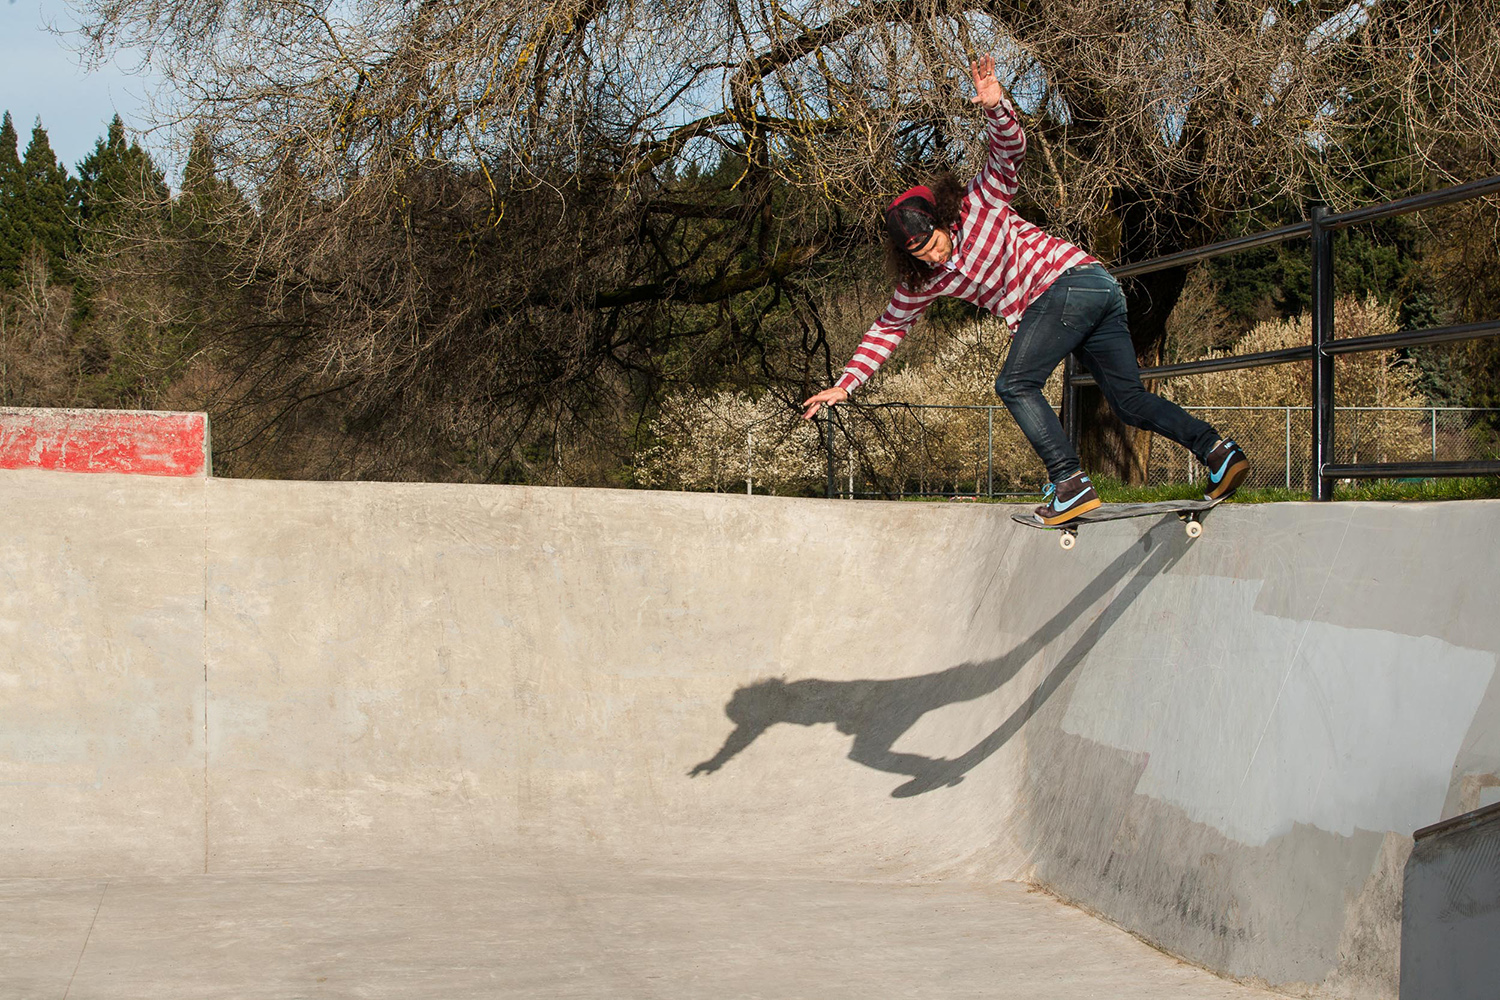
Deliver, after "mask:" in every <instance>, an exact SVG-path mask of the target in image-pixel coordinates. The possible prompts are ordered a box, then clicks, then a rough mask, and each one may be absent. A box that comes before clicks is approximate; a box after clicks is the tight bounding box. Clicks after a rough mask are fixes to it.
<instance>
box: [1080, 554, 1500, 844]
mask: <svg viewBox="0 0 1500 1000" xmlns="http://www.w3.org/2000/svg"><path fill="white" fill-rule="evenodd" d="M1265 585H1266V581H1264V580H1254V581H1246V580H1235V579H1226V578H1216V577H1211V576H1196V577H1193V578H1190V579H1188V578H1174V577H1166V578H1163V579H1161V580H1159V581H1157V584H1156V586H1155V587H1154V588H1153V595H1152V597H1153V599H1152V602H1151V605H1150V607H1149V608H1145V607H1141V606H1140V605H1137V606H1135V607H1133V608H1131V609H1130V610H1129V611H1127V612H1126V613H1125V614H1124V615H1123V616H1122V618H1121V620H1120V622H1119V623H1118V624H1116V625H1115V626H1114V627H1113V628H1112V629H1111V634H1110V651H1109V656H1108V657H1107V658H1104V659H1102V660H1101V662H1100V663H1099V664H1098V666H1097V668H1096V669H1092V670H1089V671H1087V672H1085V673H1084V674H1082V675H1080V678H1079V684H1078V688H1077V690H1076V691H1075V692H1074V694H1073V697H1072V699H1071V701H1070V705H1069V709H1068V712H1067V714H1066V715H1065V716H1064V719H1063V728H1064V729H1065V730H1067V731H1068V732H1070V733H1073V734H1075V735H1077V736H1082V737H1084V738H1086V739H1091V740H1094V741H1097V742H1100V743H1103V744H1106V745H1108V746H1111V747H1114V748H1116V749H1118V750H1123V751H1125V752H1127V753H1131V754H1143V755H1144V756H1145V759H1146V761H1147V764H1146V767H1145V769H1144V771H1143V772H1142V774H1141V778H1140V781H1139V783H1138V784H1137V785H1136V788H1135V791H1136V792H1137V793H1138V794H1141V795H1146V796H1148V797H1150V798H1152V799H1157V800H1159V801H1162V802H1165V803H1169V804H1171V805H1174V806H1177V807H1178V808H1180V809H1182V810H1183V811H1184V813H1185V814H1186V816H1187V817H1188V818H1189V819H1191V820H1193V821H1194V822H1199V823H1206V824H1208V825H1209V826H1212V827H1213V828H1215V829H1217V830H1218V831H1219V832H1221V833H1223V834H1225V835H1226V836H1227V837H1229V838H1231V839H1233V840H1237V841H1239V842H1240V843H1242V844H1245V845H1246V846H1250V847H1259V846H1261V845H1264V844H1266V843H1267V842H1269V841H1270V840H1272V839H1273V838H1275V837H1281V836H1286V835H1287V834H1289V833H1290V832H1291V831H1292V830H1293V828H1294V827H1296V826H1299V825H1305V826H1312V827H1316V828H1318V829H1321V830H1327V831H1329V832H1331V833H1337V834H1341V835H1343V836H1346V837H1348V836H1353V835H1354V833H1355V831H1356V830H1410V829H1416V828H1417V827H1418V826H1421V825H1423V824H1424V823H1425V822H1427V821H1428V820H1429V819H1430V818H1431V817H1433V816H1439V815H1441V814H1442V807H1443V800H1444V797H1445V796H1446V795H1447V792H1448V786H1449V782H1450V777H1451V771H1452V768H1453V761H1454V759H1455V758H1456V756H1457V755H1458V751H1459V748H1460V746H1461V745H1462V743H1463V740H1464V737H1465V736H1466V735H1467V734H1468V732H1469V729H1470V726H1471V725H1472V723H1473V721H1474V714H1475V711H1476V710H1477V708H1478V706H1479V703H1480V700H1481V698H1482V697H1483V695H1484V692H1485V690H1486V688H1487V687H1488V685H1489V683H1490V681H1491V679H1492V678H1493V677H1494V675H1495V663H1496V658H1495V654H1494V653H1493V652H1491V651H1488V650H1476V649H1465V648H1463V647H1460V646H1453V645H1450V644H1449V643H1447V642H1444V641H1443V640H1441V639H1438V638H1436V637H1434V636H1430V635H1427V636H1406V635H1400V634H1394V633H1391V632H1386V631H1378V630H1375V629H1353V628H1347V627H1344V626H1340V625H1329V624H1326V623H1323V622H1317V621H1296V620H1293V619H1288V618H1278V617H1273V616H1269V615H1263V614H1261V613H1260V612H1259V611H1257V610H1256V605H1257V601H1258V599H1259V595H1260V592H1261V590H1262V589H1264V587H1265ZM1183 745H1192V746H1196V747H1199V748H1202V749H1203V750H1204V751H1205V754H1204V756H1205V760H1204V761H1203V762H1202V764H1201V765H1200V766H1198V767H1195V768H1191V769H1184V768H1183V767H1182V766H1181V760H1180V758H1179V756H1178V753H1177V751H1178V750H1179V748H1180V747H1182V746H1183Z"/></svg>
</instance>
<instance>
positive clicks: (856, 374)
mask: <svg viewBox="0 0 1500 1000" xmlns="http://www.w3.org/2000/svg"><path fill="white" fill-rule="evenodd" d="M935 298H937V296H936V295H934V294H932V293H929V292H917V293H912V292H908V291H907V290H906V289H905V288H902V287H901V286H900V285H897V286H896V291H895V292H894V293H893V294H892V295H891V303H890V305H888V306H886V307H885V312H883V313H881V314H880V318H879V319H877V320H876V321H875V322H874V323H873V324H871V326H870V329H869V330H868V331H866V333H865V335H864V338H863V339H862V340H861V341H860V342H859V346H858V347H856V348H855V349H854V357H853V358H851V359H850V360H849V364H848V365H847V366H845V368H844V374H842V375H840V376H839V380H838V381H837V382H835V383H834V386H835V387H836V388H839V389H843V390H844V391H845V392H847V393H850V394H851V395H852V394H853V392H854V390H855V389H858V388H859V387H860V386H862V385H864V384H865V383H866V382H868V381H870V378H871V376H873V375H874V374H875V373H876V372H877V371H879V369H880V366H881V365H883V364H885V362H886V360H887V359H888V358H889V357H890V356H891V353H892V352H893V351H895V350H896V347H897V346H898V345H899V344H900V343H901V341H902V340H904V339H905V338H906V335H907V334H908V333H910V332H911V328H912V326H913V324H915V323H916V322H917V318H918V317H920V316H921V315H922V313H923V312H924V311H925V310H926V309H927V306H928V305H929V304H930V303H931V302H932V300H933V299H935Z"/></svg>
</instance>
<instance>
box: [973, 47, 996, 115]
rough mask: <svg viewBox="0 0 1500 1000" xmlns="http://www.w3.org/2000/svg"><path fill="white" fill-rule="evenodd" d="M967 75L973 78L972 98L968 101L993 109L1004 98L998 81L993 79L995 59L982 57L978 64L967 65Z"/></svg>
mask: <svg viewBox="0 0 1500 1000" xmlns="http://www.w3.org/2000/svg"><path fill="white" fill-rule="evenodd" d="M969 73H970V74H971V75H972V76H973V77H974V96H973V97H971V98H969V100H970V101H971V102H972V103H974V104H982V105H984V106H985V107H986V108H993V107H995V106H996V105H998V104H999V103H1000V100H1001V98H1003V97H1004V96H1005V91H1003V90H1001V89H1000V81H999V80H997V79H995V57H994V56H982V57H981V58H980V60H979V61H978V62H970V63H969Z"/></svg>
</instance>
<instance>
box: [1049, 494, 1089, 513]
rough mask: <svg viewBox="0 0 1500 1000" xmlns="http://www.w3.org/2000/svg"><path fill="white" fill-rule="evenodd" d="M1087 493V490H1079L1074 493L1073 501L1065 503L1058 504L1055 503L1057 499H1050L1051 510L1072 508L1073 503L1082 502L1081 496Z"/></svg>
mask: <svg viewBox="0 0 1500 1000" xmlns="http://www.w3.org/2000/svg"><path fill="white" fill-rule="evenodd" d="M1087 492H1088V490H1080V491H1079V492H1077V493H1075V494H1074V495H1073V499H1071V500H1069V501H1068V502H1067V503H1058V502H1057V497H1055V496H1054V497H1053V498H1052V509H1053V510H1056V511H1064V510H1067V509H1068V508H1069V507H1072V506H1073V505H1074V504H1075V503H1077V502H1078V501H1080V500H1082V499H1083V495H1084V494H1085V493H1087Z"/></svg>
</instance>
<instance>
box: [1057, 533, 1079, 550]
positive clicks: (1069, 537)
mask: <svg viewBox="0 0 1500 1000" xmlns="http://www.w3.org/2000/svg"><path fill="white" fill-rule="evenodd" d="M1057 544H1058V545H1061V546H1062V547H1063V548H1064V549H1071V548H1072V547H1073V546H1074V545H1076V544H1078V536H1076V535H1074V534H1073V533H1072V532H1071V531H1064V532H1063V533H1062V534H1061V535H1059V536H1057Z"/></svg>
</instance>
